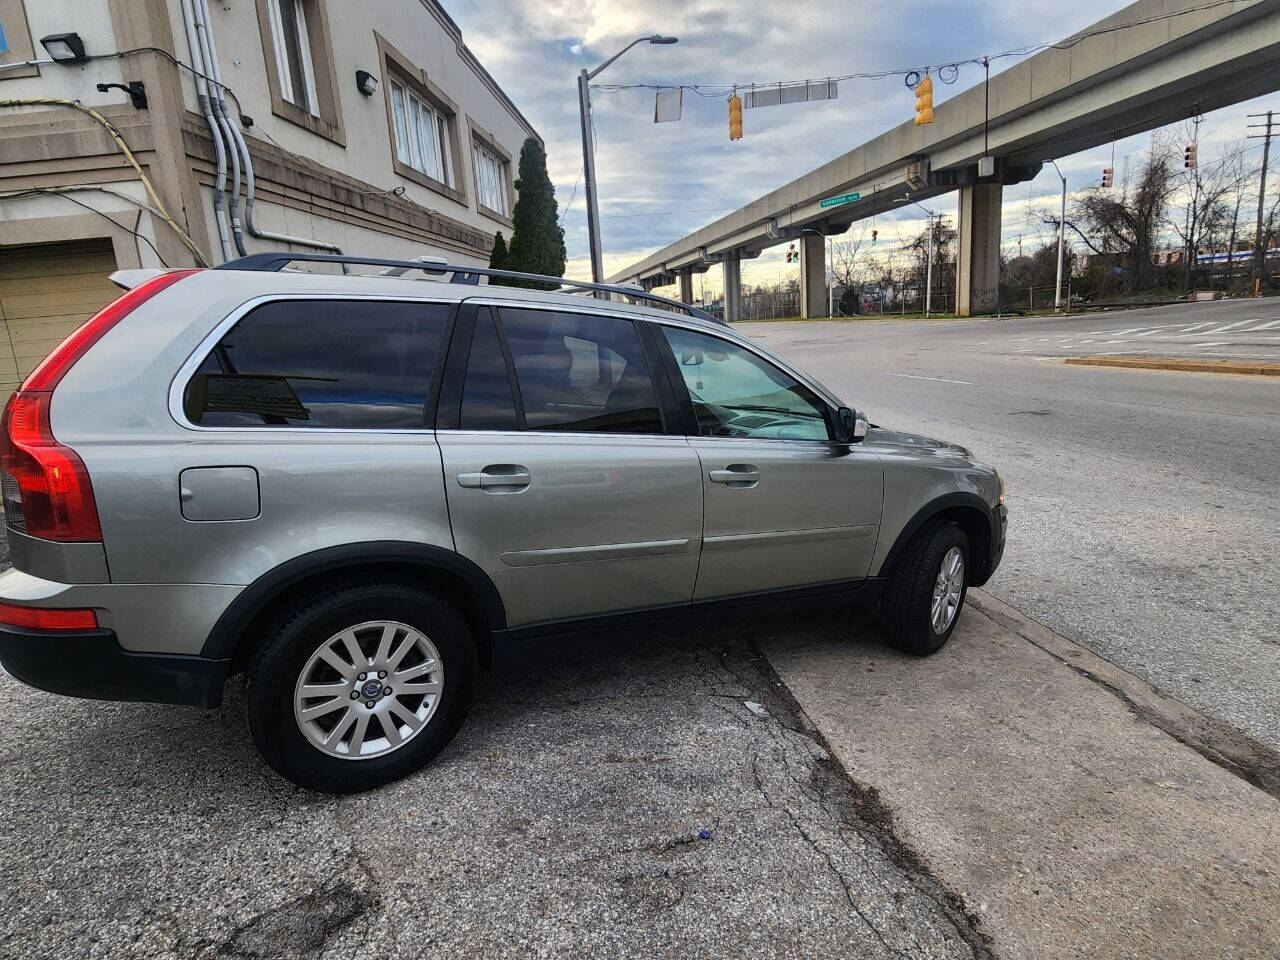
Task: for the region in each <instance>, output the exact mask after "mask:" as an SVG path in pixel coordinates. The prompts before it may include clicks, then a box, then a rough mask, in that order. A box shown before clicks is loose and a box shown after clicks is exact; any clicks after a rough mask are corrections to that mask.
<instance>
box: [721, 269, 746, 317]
mask: <svg viewBox="0 0 1280 960" xmlns="http://www.w3.org/2000/svg"><path fill="white" fill-rule="evenodd" d="M722 265H723V266H724V319H725V321H726V322H728V323H734V322H735V321H738V320H741V319H742V261H741V260H740V259H739V258H738V255H737V254H736V253H734V254H726V255H725V258H724V260H723V261H722Z"/></svg>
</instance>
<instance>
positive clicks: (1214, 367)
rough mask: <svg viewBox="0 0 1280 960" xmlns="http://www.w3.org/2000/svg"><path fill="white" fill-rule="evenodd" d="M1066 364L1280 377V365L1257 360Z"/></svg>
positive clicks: (1120, 359)
mask: <svg viewBox="0 0 1280 960" xmlns="http://www.w3.org/2000/svg"><path fill="white" fill-rule="evenodd" d="M1064 362H1065V363H1070V364H1074V365H1076V366H1082V367H1127V368H1132V369H1136V370H1176V371H1179V372H1182V373H1238V374H1246V375H1248V376H1254V377H1280V363H1261V362H1258V361H1254V360H1248V361H1243V362H1241V361H1236V360H1179V359H1177V358H1175V357H1106V356H1103V357H1067V359H1066V360H1065V361H1064Z"/></svg>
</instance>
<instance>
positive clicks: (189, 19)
mask: <svg viewBox="0 0 1280 960" xmlns="http://www.w3.org/2000/svg"><path fill="white" fill-rule="evenodd" d="M192 3H193V0H182V19H183V21H184V22H185V24H186V28H187V46H188V47H189V48H190V50H191V65H192V66H193V67H195V69H196V75H195V76H196V98H197V100H198V101H199V104H200V112H201V113H203V114H204V120H205V123H207V124H208V125H209V133H210V136H212V138H213V149H214V152H215V153H216V154H217V167H218V179H217V183H216V185H215V186H214V190H213V219H214V221H215V222H216V223H217V225H218V242H219V243H220V244H221V246H222V259H223V261H224V262H225V261H227V260H231V259H232V258H233V257H234V256H235V254H234V252H233V251H232V248H231V237H230V231H229V229H228V227H227V213H226V210H225V209H224V198H223V193H224V191H225V190H226V187H227V151H226V146H225V145H224V144H223V142H222V134H221V133H220V132H219V130H218V121H217V120H216V119H214V115H213V111H214V107H213V103H212V101H211V100H210V99H209V85H208V83H207V82H206V81H205V78H204V74H206V73H207V71H206V69H205V64H204V56H203V55H202V54H201V52H200V40H199V38H198V37H197V35H196V26H195V23H196V20H195V11H194V9H193V8H192Z"/></svg>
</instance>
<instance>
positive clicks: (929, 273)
mask: <svg viewBox="0 0 1280 960" xmlns="http://www.w3.org/2000/svg"><path fill="white" fill-rule="evenodd" d="M932 312H933V214H932V213H931V214H929V265H928V267H926V268H925V280H924V315H925V316H926V317H928V316H929V314H931V313H932Z"/></svg>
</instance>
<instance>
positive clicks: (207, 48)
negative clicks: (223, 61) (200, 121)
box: [193, 0, 248, 257]
mask: <svg viewBox="0 0 1280 960" xmlns="http://www.w3.org/2000/svg"><path fill="white" fill-rule="evenodd" d="M193 8H194V10H195V28H196V37H197V38H199V40H200V56H201V59H203V61H204V65H205V69H204V73H205V74H207V75H208V76H210V77H212V78H213V79H214V80H219V73H218V67H217V63H218V58H217V55H216V54H215V52H214V47H213V37H212V35H211V34H210V33H209V8H208V7H206V6H205V5H204V4H203V3H202V2H201V0H195V2H194V4H193ZM211 94H212V99H213V115H214V117H215V118H216V119H217V121H218V127H219V128H220V130H221V136H222V139H223V140H224V141H226V145H227V153H228V154H229V155H230V159H231V179H230V180H229V181H228V183H227V187H226V195H227V199H228V201H229V203H228V207H229V208H230V213H231V237H232V240H234V241H235V245H236V251H237V252H238V253H239V254H240V256H242V257H243V256H247V255H248V251H247V250H245V248H244V230H243V228H242V227H241V225H240V151H239V150H237V149H236V141H235V137H234V136H232V134H231V126H230V124H229V123H228V122H227V115H226V110H224V109H223V106H224V104H225V100H224V99H223V95H222V87H221V84H220V83H219V84H218V85H216V86H215V87H214V89H213V90H212V91H211Z"/></svg>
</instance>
